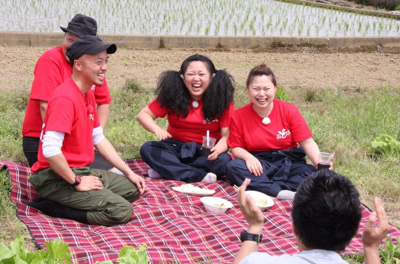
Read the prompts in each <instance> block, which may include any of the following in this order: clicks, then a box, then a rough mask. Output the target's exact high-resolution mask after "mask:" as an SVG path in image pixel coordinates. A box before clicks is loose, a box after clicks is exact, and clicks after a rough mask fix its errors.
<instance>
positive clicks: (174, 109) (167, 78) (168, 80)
mask: <svg viewBox="0 0 400 264" xmlns="http://www.w3.org/2000/svg"><path fill="white" fill-rule="evenodd" d="M193 61H202V62H204V63H205V64H206V67H207V70H208V71H209V72H210V74H211V76H213V75H214V76H213V77H212V80H211V82H210V86H209V87H208V88H207V90H206V91H205V92H204V94H203V114H204V118H205V119H206V120H207V121H208V122H211V121H212V120H213V119H215V118H218V117H220V116H222V115H223V114H224V112H225V110H227V109H228V108H229V105H230V103H231V102H233V95H234V92H235V80H234V78H233V77H232V76H231V75H230V74H229V73H228V72H227V71H226V70H217V69H215V66H214V63H213V62H212V61H211V60H210V59H209V58H207V57H206V56H203V55H200V54H195V55H192V56H190V57H188V58H186V59H185V60H184V61H183V62H182V65H181V69H180V71H179V72H178V71H165V72H162V73H161V74H160V76H159V79H158V83H157V89H156V94H157V100H158V102H159V103H160V105H161V107H163V108H167V109H169V111H170V113H174V114H175V115H177V116H178V117H180V116H182V117H184V118H185V117H187V115H188V112H189V103H190V94H189V91H188V90H187V88H186V86H185V83H184V81H183V79H182V77H181V75H183V74H184V73H185V72H186V70H187V67H188V66H189V64H190V63H191V62H193Z"/></svg>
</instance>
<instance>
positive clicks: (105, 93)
mask: <svg viewBox="0 0 400 264" xmlns="http://www.w3.org/2000/svg"><path fill="white" fill-rule="evenodd" d="M94 97H95V98H96V104H99V105H101V104H109V103H111V95H110V90H109V89H108V85H107V80H106V79H104V83H103V85H102V86H96V88H95V90H94Z"/></svg>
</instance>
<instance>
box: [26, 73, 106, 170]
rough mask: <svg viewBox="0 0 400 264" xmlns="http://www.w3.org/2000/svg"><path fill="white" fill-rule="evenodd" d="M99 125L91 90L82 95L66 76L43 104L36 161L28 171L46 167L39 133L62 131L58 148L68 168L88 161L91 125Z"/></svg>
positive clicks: (81, 165) (92, 157) (90, 145)
mask: <svg viewBox="0 0 400 264" xmlns="http://www.w3.org/2000/svg"><path fill="white" fill-rule="evenodd" d="M99 126H100V122H99V119H98V117H97V110H96V102H95V98H94V95H93V91H92V90H90V91H88V92H87V93H86V94H85V96H84V95H83V94H82V92H81V91H80V90H79V88H78V86H77V85H76V84H75V82H74V81H73V80H72V78H69V79H67V80H66V81H65V82H64V83H63V84H62V85H60V86H59V87H58V88H57V89H56V90H55V91H54V93H53V95H52V96H51V98H50V101H49V104H48V106H47V111H46V115H45V118H44V123H43V133H42V135H41V137H40V143H39V153H38V162H36V163H35V164H34V165H33V167H32V168H31V170H32V173H35V172H37V171H40V170H43V169H46V168H48V167H50V165H49V163H48V162H47V159H46V158H45V157H44V156H43V150H42V139H43V135H44V134H45V133H46V132H47V131H59V132H64V133H65V137H64V141H63V146H62V148H61V151H62V153H63V154H64V156H65V158H66V160H67V162H68V165H69V166H70V167H71V168H75V167H84V166H87V165H89V164H90V163H92V162H93V160H94V152H93V128H96V127H99Z"/></svg>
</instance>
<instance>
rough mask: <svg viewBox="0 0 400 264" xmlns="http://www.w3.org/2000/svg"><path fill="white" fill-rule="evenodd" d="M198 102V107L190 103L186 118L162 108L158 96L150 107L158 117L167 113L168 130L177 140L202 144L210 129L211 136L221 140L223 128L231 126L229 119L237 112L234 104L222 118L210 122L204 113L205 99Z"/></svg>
mask: <svg viewBox="0 0 400 264" xmlns="http://www.w3.org/2000/svg"><path fill="white" fill-rule="evenodd" d="M198 103H199V106H198V107H197V108H194V107H193V106H192V103H190V106H189V113H188V115H187V117H186V118H183V117H180V118H178V117H177V116H176V115H175V114H168V109H166V108H162V107H161V106H160V103H159V102H158V101H157V98H156V99H154V100H153V101H152V102H151V103H150V104H149V108H150V110H151V111H152V112H153V113H154V114H155V115H156V116H157V117H165V116H166V115H167V119H168V128H167V131H168V132H169V133H170V134H171V136H172V138H173V139H175V140H178V141H181V142H184V143H187V142H192V141H194V142H197V143H199V144H202V141H203V136H205V135H206V134H207V130H209V131H210V137H212V138H215V139H217V140H219V139H220V138H221V137H222V136H221V128H222V127H229V120H230V119H231V116H232V115H233V113H234V112H235V106H234V104H233V103H231V104H230V106H229V108H228V109H227V110H226V111H225V113H224V114H223V115H222V116H221V118H216V119H214V120H213V121H212V122H211V123H208V122H207V121H206V120H205V118H204V115H203V101H202V100H200V101H198Z"/></svg>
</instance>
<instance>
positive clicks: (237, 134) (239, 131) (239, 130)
mask: <svg viewBox="0 0 400 264" xmlns="http://www.w3.org/2000/svg"><path fill="white" fill-rule="evenodd" d="M242 135H243V127H242V126H241V125H240V121H238V118H237V113H236V114H235V115H234V116H233V117H232V118H231V121H230V123H229V138H228V140H227V144H228V146H229V147H230V148H238V147H239V148H245V146H244V140H243V136H242Z"/></svg>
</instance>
